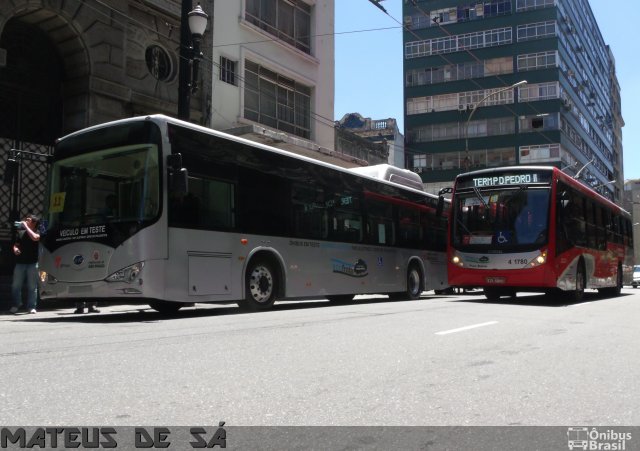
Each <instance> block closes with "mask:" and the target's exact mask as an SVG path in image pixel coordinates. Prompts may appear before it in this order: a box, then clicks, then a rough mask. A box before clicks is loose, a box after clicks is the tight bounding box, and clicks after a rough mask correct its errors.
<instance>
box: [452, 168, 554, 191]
mask: <svg viewBox="0 0 640 451" xmlns="http://www.w3.org/2000/svg"><path fill="white" fill-rule="evenodd" d="M550 181H551V172H523V173H519V174H514V173H502V174H500V173H498V174H496V175H489V174H487V175H476V176H475V177H469V178H464V179H461V180H459V181H458V189H460V188H484V187H488V186H513V185H529V184H532V183H549V182H550Z"/></svg>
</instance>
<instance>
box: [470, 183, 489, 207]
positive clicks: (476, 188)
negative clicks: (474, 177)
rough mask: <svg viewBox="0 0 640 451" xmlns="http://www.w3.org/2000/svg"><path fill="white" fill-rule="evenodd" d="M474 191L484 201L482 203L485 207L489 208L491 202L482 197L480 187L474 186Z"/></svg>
mask: <svg viewBox="0 0 640 451" xmlns="http://www.w3.org/2000/svg"><path fill="white" fill-rule="evenodd" d="M473 192H474V193H475V195H476V197H477V198H478V199H480V202H482V205H484V208H487V209H488V208H489V204H487V203H486V202H485V200H484V198H483V197H482V194H480V190H479V189H478V187H476V186H474V187H473Z"/></svg>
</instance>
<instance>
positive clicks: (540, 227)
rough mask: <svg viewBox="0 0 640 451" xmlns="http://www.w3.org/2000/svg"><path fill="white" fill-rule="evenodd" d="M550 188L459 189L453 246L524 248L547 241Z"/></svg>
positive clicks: (456, 199) (523, 186)
mask: <svg viewBox="0 0 640 451" xmlns="http://www.w3.org/2000/svg"><path fill="white" fill-rule="evenodd" d="M549 193H550V189H549V188H535V189H534V188H528V189H527V187H526V186H525V185H522V186H520V187H511V188H492V189H483V190H478V189H477V188H474V189H473V190H469V191H468V192H458V193H457V194H456V197H455V205H454V206H453V208H454V209H455V211H454V215H453V218H454V227H453V235H452V240H453V245H454V246H456V247H457V248H461V247H466V246H470V247H476V248H478V247H479V248H488V247H491V248H498V249H501V248H504V249H514V248H515V249H525V248H535V247H540V246H541V245H543V244H546V242H547V230H548V222H549V221H548V219H549Z"/></svg>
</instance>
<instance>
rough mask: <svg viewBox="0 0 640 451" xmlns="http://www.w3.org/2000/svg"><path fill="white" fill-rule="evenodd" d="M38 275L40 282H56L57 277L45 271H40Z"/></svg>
mask: <svg viewBox="0 0 640 451" xmlns="http://www.w3.org/2000/svg"><path fill="white" fill-rule="evenodd" d="M38 275H39V276H40V282H42V283H49V284H54V283H58V279H56V278H55V277H53V276H52V275H51V274H48V273H47V271H40V272H39V274H38Z"/></svg>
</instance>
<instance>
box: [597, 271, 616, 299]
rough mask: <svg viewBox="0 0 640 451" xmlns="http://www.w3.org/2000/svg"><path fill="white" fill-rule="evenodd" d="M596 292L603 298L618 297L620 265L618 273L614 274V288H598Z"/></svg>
mask: <svg viewBox="0 0 640 451" xmlns="http://www.w3.org/2000/svg"><path fill="white" fill-rule="evenodd" d="M598 292H599V293H600V294H603V295H605V296H611V297H615V296H620V293H621V292H622V265H620V264H619V265H618V271H617V272H616V286H615V287H609V288H600V289H599V290H598Z"/></svg>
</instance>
